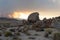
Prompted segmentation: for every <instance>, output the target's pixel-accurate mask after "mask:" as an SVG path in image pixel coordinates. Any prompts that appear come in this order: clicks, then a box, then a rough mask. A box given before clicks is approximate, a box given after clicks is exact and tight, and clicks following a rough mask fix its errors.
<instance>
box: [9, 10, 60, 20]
mask: <svg viewBox="0 0 60 40" xmlns="http://www.w3.org/2000/svg"><path fill="white" fill-rule="evenodd" d="M32 12H35V11H14V12H13V13H12V14H9V17H10V18H19V19H27V18H28V16H29V15H30V14H31V13H32ZM57 16H60V12H39V17H40V19H43V18H45V17H46V18H47V19H48V18H52V17H57Z"/></svg>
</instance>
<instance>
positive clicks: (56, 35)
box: [53, 32, 60, 40]
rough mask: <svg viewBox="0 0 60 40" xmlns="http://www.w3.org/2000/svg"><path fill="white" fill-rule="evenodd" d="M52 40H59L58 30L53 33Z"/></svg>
mask: <svg viewBox="0 0 60 40" xmlns="http://www.w3.org/2000/svg"><path fill="white" fill-rule="evenodd" d="M53 40H60V32H59V33H54V37H53Z"/></svg>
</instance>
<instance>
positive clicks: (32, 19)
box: [28, 12, 39, 23]
mask: <svg viewBox="0 0 60 40" xmlns="http://www.w3.org/2000/svg"><path fill="white" fill-rule="evenodd" d="M38 20H39V13H38V12H34V13H32V14H30V15H29V16H28V22H30V23H35V22H36V21H38Z"/></svg>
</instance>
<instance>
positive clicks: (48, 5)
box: [0, 0, 60, 19]
mask: <svg viewBox="0 0 60 40" xmlns="http://www.w3.org/2000/svg"><path fill="white" fill-rule="evenodd" d="M15 11H16V12H18V11H20V12H22V13H23V14H24V15H25V14H26V12H27V13H28V14H29V13H30V12H35V11H36V12H39V14H40V16H39V17H40V18H41V19H43V18H44V17H46V18H51V17H56V16H60V0H0V17H9V16H8V15H10V16H11V15H12V14H13V13H14V12H15ZM22 13H21V14H22ZM17 14H18V13H17ZM23 14H22V15H23ZM28 14H27V15H28ZM20 16H21V15H20ZM20 16H19V17H20ZM25 16H26V15H25ZM23 17H24V16H23ZM23 17H21V18H23Z"/></svg>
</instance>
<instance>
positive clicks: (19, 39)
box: [12, 37, 22, 40]
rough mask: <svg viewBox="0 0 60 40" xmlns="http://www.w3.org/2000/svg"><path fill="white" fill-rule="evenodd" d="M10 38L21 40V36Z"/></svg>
mask: <svg viewBox="0 0 60 40" xmlns="http://www.w3.org/2000/svg"><path fill="white" fill-rule="evenodd" d="M12 40H22V39H21V38H18V37H13V39H12Z"/></svg>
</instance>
